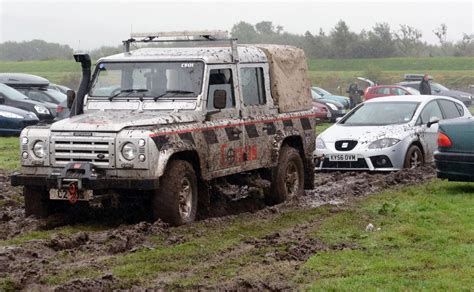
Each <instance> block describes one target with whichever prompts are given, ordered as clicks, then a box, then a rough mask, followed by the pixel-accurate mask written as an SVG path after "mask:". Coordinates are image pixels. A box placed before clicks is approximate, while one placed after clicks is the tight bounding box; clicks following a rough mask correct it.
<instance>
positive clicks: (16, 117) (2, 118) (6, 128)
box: [0, 105, 39, 136]
mask: <svg viewBox="0 0 474 292" xmlns="http://www.w3.org/2000/svg"><path fill="white" fill-rule="evenodd" d="M38 122H39V119H38V117H37V116H36V115H35V114H34V113H32V112H28V111H24V110H22V109H18V108H14V107H11V106H6V105H0V136H12V135H20V133H21V130H23V129H24V128H25V127H27V126H32V125H36V124H37V123H38Z"/></svg>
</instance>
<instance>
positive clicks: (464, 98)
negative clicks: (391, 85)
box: [398, 74, 472, 106]
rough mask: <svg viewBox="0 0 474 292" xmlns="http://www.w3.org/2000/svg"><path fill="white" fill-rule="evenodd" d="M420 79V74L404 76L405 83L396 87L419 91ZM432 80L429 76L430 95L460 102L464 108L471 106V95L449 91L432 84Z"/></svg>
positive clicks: (437, 84)
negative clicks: (447, 97) (446, 97)
mask: <svg viewBox="0 0 474 292" xmlns="http://www.w3.org/2000/svg"><path fill="white" fill-rule="evenodd" d="M421 79H423V75H422V74H406V75H405V81H403V82H399V83H398V85H401V86H405V87H411V88H414V89H416V90H420V82H421ZM432 79H433V78H432V77H431V76H429V82H430V85H431V94H432V95H441V96H449V97H452V98H455V99H457V100H459V101H461V102H462V103H464V104H465V105H466V106H470V105H471V104H472V94H470V93H468V92H463V91H458V90H451V89H449V88H447V87H445V86H443V85H441V84H439V83H436V82H433V80H432Z"/></svg>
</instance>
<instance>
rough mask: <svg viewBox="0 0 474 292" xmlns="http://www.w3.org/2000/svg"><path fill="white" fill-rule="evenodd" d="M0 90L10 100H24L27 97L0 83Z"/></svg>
mask: <svg viewBox="0 0 474 292" xmlns="http://www.w3.org/2000/svg"><path fill="white" fill-rule="evenodd" d="M0 92H1V93H3V94H4V95H5V96H6V97H7V98H9V99H12V100H25V99H29V98H28V97H27V96H26V95H24V94H22V93H21V92H19V91H18V90H16V89H13V88H11V87H10V86H8V85H5V84H3V83H0Z"/></svg>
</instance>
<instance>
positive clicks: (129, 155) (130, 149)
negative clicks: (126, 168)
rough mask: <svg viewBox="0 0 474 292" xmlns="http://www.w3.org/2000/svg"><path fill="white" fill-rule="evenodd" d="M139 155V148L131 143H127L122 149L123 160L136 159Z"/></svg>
mask: <svg viewBox="0 0 474 292" xmlns="http://www.w3.org/2000/svg"><path fill="white" fill-rule="evenodd" d="M137 153H138V149H137V146H135V145H134V144H133V143H131V142H127V143H125V144H124V145H123V147H122V156H123V158H125V159H127V160H133V159H135V157H137Z"/></svg>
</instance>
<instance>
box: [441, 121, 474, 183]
mask: <svg viewBox="0 0 474 292" xmlns="http://www.w3.org/2000/svg"><path fill="white" fill-rule="evenodd" d="M473 129H474V118H472V117H469V118H465V119H454V120H449V121H442V122H440V123H439V129H438V150H437V151H436V152H435V153H434V158H435V163H436V172H437V176H438V178H442V179H447V180H450V181H468V182H472V181H474V131H473Z"/></svg>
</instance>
